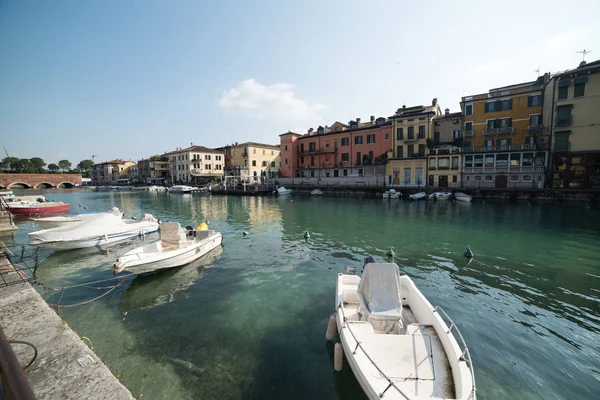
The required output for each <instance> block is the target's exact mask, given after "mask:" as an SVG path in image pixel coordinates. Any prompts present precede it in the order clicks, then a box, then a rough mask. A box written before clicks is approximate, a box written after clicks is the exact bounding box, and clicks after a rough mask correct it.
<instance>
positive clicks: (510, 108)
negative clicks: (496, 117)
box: [508, 99, 513, 110]
mask: <svg viewBox="0 0 600 400" xmlns="http://www.w3.org/2000/svg"><path fill="white" fill-rule="evenodd" d="M512 100H513V99H510V100H509V101H508V109H509V110H512Z"/></svg>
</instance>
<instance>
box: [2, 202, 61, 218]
mask: <svg viewBox="0 0 600 400" xmlns="http://www.w3.org/2000/svg"><path fill="white" fill-rule="evenodd" d="M7 207H8V211H10V213H11V214H21V215H22V214H25V215H27V214H52V213H60V212H65V211H67V210H68V209H69V203H63V202H62V201H59V202H55V201H46V202H32V201H13V202H11V203H8V204H7Z"/></svg>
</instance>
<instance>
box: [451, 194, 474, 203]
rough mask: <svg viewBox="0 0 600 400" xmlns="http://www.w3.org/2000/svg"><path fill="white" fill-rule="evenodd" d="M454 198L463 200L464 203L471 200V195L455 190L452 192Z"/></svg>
mask: <svg viewBox="0 0 600 400" xmlns="http://www.w3.org/2000/svg"><path fill="white" fill-rule="evenodd" d="M454 198H455V199H456V200H457V201H464V202H466V203H468V202H470V201H471V200H473V197H472V196H469V195H468V194H464V193H462V192H455V193H454Z"/></svg>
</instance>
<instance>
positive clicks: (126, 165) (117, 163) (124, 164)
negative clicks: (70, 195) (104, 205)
mask: <svg viewBox="0 0 600 400" xmlns="http://www.w3.org/2000/svg"><path fill="white" fill-rule="evenodd" d="M134 165H136V164H135V163H134V162H133V161H124V160H121V159H116V160H111V161H105V162H102V163H98V164H94V166H93V167H92V185H96V186H100V185H118V184H129V183H131V167H133V166H134Z"/></svg>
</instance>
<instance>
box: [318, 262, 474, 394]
mask: <svg viewBox="0 0 600 400" xmlns="http://www.w3.org/2000/svg"><path fill="white" fill-rule="evenodd" d="M372 261H373V263H367V264H366V265H365V269H364V272H363V275H362V279H361V277H359V276H356V275H346V274H342V273H340V274H339V275H338V278H337V285H336V299H335V307H336V312H335V320H334V318H331V319H330V326H329V327H328V330H327V337H328V339H331V337H333V334H331V335H330V329H331V328H332V330H335V328H336V327H337V330H338V332H339V338H340V342H341V347H340V346H339V345H336V346H335V347H336V349H335V354H334V360H336V361H335V362H334V364H336V365H337V366H336V369H340V368H341V366H342V363H341V360H342V357H341V356H342V354H340V353H342V352H343V355H345V356H346V359H347V360H348V364H349V365H350V367H351V368H352V371H353V372H354V376H355V377H356V380H357V381H358V382H359V384H360V385H361V387H362V388H363V390H364V392H365V394H366V395H367V397H368V398H369V399H373V400H374V399H382V398H383V399H413V398H419V399H424V398H436V399H442V398H443V399H475V377H474V373H473V366H472V363H471V356H470V353H469V349H468V348H467V346H466V344H465V343H464V340H463V337H462V335H461V334H460V332H459V330H458V328H457V327H456V324H455V323H454V322H453V321H452V320H451V319H450V318H449V317H448V315H447V314H446V313H445V312H444V311H443V310H442V309H441V307H435V308H434V307H433V306H432V305H431V304H430V303H429V301H428V300H427V299H426V298H425V296H423V294H422V293H421V292H420V291H419V289H417V287H416V286H415V284H414V282H413V281H412V280H411V279H410V278H409V277H408V276H406V275H402V276H400V274H399V272H398V265H397V264H394V263H389V264H377V263H374V260H372ZM365 262H368V261H367V260H365ZM333 320H334V321H333ZM332 325H333V327H332ZM333 333H335V332H333ZM455 335H456V336H455ZM457 338H458V339H459V341H457ZM338 360H339V361H338ZM338 366H339V367H338Z"/></svg>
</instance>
